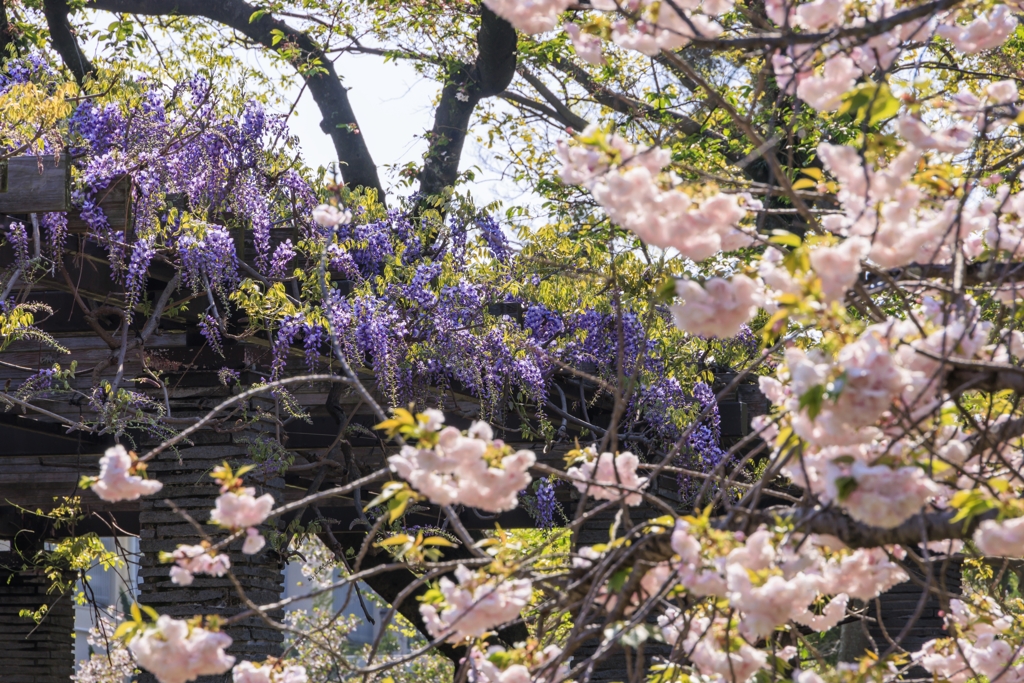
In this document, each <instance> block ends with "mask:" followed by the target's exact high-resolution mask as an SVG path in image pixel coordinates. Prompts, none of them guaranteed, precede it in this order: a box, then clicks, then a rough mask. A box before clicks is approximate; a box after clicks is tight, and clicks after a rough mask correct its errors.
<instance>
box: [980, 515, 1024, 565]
mask: <svg viewBox="0 0 1024 683" xmlns="http://www.w3.org/2000/svg"><path fill="white" fill-rule="evenodd" d="M974 543H975V545H977V546H978V550H980V551H981V552H982V553H984V554H985V555H989V556H991V557H1024V517H1016V518H1014V519H1007V520H1003V521H1001V522H999V521H995V520H992V519H986V520H985V521H983V522H982V523H981V524H980V525H979V526H978V530H977V531H975V532H974Z"/></svg>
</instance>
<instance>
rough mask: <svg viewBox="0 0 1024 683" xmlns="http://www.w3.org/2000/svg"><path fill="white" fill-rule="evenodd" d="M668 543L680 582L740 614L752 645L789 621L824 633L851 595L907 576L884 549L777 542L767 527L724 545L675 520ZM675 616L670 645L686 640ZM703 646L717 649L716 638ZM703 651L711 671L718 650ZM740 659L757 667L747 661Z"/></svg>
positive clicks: (824, 541)
mask: <svg viewBox="0 0 1024 683" xmlns="http://www.w3.org/2000/svg"><path fill="white" fill-rule="evenodd" d="M797 540H800V541H802V542H795V541H797ZM741 541H742V542H741ZM671 543H672V550H673V551H674V552H675V553H676V554H677V555H678V557H679V559H678V560H676V561H674V567H675V572H676V576H678V585H679V586H680V587H682V588H684V589H685V590H686V591H687V592H688V593H689V594H691V595H693V596H694V597H698V598H703V597H715V598H716V599H722V598H725V599H728V601H729V603H730V605H731V606H732V607H733V609H735V610H736V611H737V614H738V619H739V621H738V622H737V624H736V627H737V629H738V632H739V633H740V635H742V636H743V637H744V638H746V639H747V640H748V641H749V642H750V643H756V642H757V641H758V640H760V639H761V638H764V637H765V636H767V635H769V634H770V633H771V632H772V631H773V630H774V629H776V628H777V627H779V626H782V625H784V624H786V623H788V622H790V621H793V622H796V623H799V624H803V625H805V626H808V627H810V628H812V629H814V630H816V631H826V630H828V629H830V628H833V627H834V626H835V625H836V624H838V623H839V622H840V621H841V620H842V619H843V618H844V617H845V616H846V606H847V602H848V601H849V599H850V598H856V599H859V600H870V599H872V598H874V597H876V596H877V595H879V594H881V593H882V592H884V591H886V590H888V589H889V588H891V587H892V586H894V585H896V584H897V583H900V582H902V581H905V580H907V578H908V577H907V575H906V573H905V572H903V571H902V570H901V569H900V568H899V566H898V565H897V564H895V563H893V562H892V561H891V560H890V559H889V557H888V555H887V553H886V551H885V549H884V548H874V549H870V550H864V549H860V550H856V551H852V552H850V551H847V550H845V548H844V546H843V545H842V544H841V543H839V542H838V541H836V540H835V539H832V538H829V537H823V536H811V537H809V538H807V539H794V538H788V539H787V538H781V539H780V538H777V537H776V536H775V535H774V534H773V533H772V532H771V531H769V530H768V529H766V528H764V527H762V528H760V529H758V530H757V531H755V532H754V533H753V534H751V535H750V536H749V537H747V538H745V539H744V538H743V536H742V534H734V535H733V536H732V540H731V541H728V542H725V545H724V546H723V542H722V540H721V539H717V540H713V539H710V538H709V537H708V536H707V535H706V534H700V533H698V532H697V530H696V529H694V527H693V526H692V524H691V523H690V522H689V521H688V520H685V519H680V520H677V522H676V527H675V530H674V531H673V533H672V539H671ZM730 544H731V545H732V546H733V547H732V549H731V550H730V549H729V545H730ZM665 578H667V577H662V580H663V582H664V579H665ZM816 606H820V609H819V608H817V607H816ZM676 621H677V620H676V619H675V618H673V617H670V616H669V617H666V618H665V619H664V620H663V621H662V623H661V625H662V628H663V630H664V631H663V633H664V635H665V638H666V640H669V641H670V642H674V640H675V639H677V638H679V637H680V636H684V637H685V634H682V633H680V632H679V628H678V624H677V623H676ZM709 624H710V622H708V624H705V628H704V629H702V631H701V632H703V631H704V630H706V629H707V626H708V625H709ZM672 629H675V631H674V632H673V631H672ZM691 635H692V634H691ZM696 644H697V641H696V640H694V641H693V642H691V643H689V644H688V647H692V646H696ZM704 647H705V648H711V649H712V650H714V640H713V639H712V640H710V641H708V643H707V644H706V645H705V646H704ZM704 654H705V655H706V656H707V657H708V659H707V660H705V661H706V662H708V665H707V668H708V670H705V669H704V668H703V667H699V668H700V669H701V673H704V674H706V675H711V673H712V668H713V667H712V665H711V664H710V662H712V661H717V660H716V659H715V658H714V657H712V655H715V653H714V652H712V651H707V652H705V653H704ZM715 656H717V655H715ZM743 662H744V666H747V665H749V666H753V665H754V661H753V660H748V659H746V658H743ZM698 666H699V665H698ZM756 668H757V667H755V669H754V670H756ZM751 673H752V672H751ZM748 676H749V674H748ZM738 680H745V677H743V678H739V679H738Z"/></svg>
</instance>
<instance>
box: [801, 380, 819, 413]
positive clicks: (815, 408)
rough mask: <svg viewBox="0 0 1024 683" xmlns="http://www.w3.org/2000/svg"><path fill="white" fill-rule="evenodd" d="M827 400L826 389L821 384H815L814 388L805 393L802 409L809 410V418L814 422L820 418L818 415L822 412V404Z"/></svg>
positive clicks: (802, 398) (802, 399)
mask: <svg viewBox="0 0 1024 683" xmlns="http://www.w3.org/2000/svg"><path fill="white" fill-rule="evenodd" d="M824 400H825V387H824V386H822V385H821V384H815V385H814V386H813V387H811V388H810V389H808V390H807V391H805V392H804V395H803V396H801V397H800V408H807V417H809V418H811V419H812V420H813V419H814V418H816V417H818V413H820V412H821V406H822V403H823V402H824Z"/></svg>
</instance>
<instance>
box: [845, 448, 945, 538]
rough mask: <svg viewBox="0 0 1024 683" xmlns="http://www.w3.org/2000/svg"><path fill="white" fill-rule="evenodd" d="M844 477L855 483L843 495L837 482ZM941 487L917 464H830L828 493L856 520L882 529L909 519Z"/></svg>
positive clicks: (895, 525)
mask: <svg viewBox="0 0 1024 683" xmlns="http://www.w3.org/2000/svg"><path fill="white" fill-rule="evenodd" d="M843 478H847V480H849V481H851V484H850V485H851V486H855V488H854V489H853V491H852V492H851V493H849V494H848V495H846V496H845V497H844V496H842V495H841V492H840V491H839V490H838V488H837V486H836V482H837V480H839V479H843ZM941 491H942V488H941V487H940V486H939V485H938V484H936V483H935V482H933V481H932V480H931V479H930V478H929V477H928V476H927V475H926V474H925V473H924V471H923V470H921V469H920V468H918V467H899V468H896V469H892V468H890V467H888V466H886V465H876V466H869V465H866V464H864V463H862V462H854V463H853V465H851V466H850V467H849V469H847V468H845V467H839V466H834V465H833V466H832V467H830V468H829V476H828V497H829V498H832V499H833V500H838V501H840V503H841V505H842V506H843V508H844V509H845V510H846V511H847V512H848V513H849V514H850V516H851V517H853V518H854V519H856V520H857V521H860V522H864V523H865V524H870V525H871V526H876V527H881V528H883V529H891V528H893V527H897V526H899V525H900V524H902V523H903V522H905V521H906V520H908V519H910V518H911V517H913V516H914V515H916V514H917V513H918V512H920V511H921V508H922V507H923V506H924V504H925V503H926V502H928V500H929V499H931V498H932V497H934V496H936V495H937V494H939V493H940V492H941Z"/></svg>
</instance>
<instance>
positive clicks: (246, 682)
mask: <svg viewBox="0 0 1024 683" xmlns="http://www.w3.org/2000/svg"><path fill="white" fill-rule="evenodd" d="M231 680H232V681H233V682H234V683H306V681H307V680H309V677H308V676H307V675H306V667H304V666H300V665H298V664H289V665H287V666H284V667H280V666H274V665H273V664H271V663H269V662H268V663H267V664H263V665H261V664H258V663H257V664H254V663H253V662H250V661H241V662H239V663H238V664H236V665H235V668H234V669H232V670H231Z"/></svg>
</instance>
